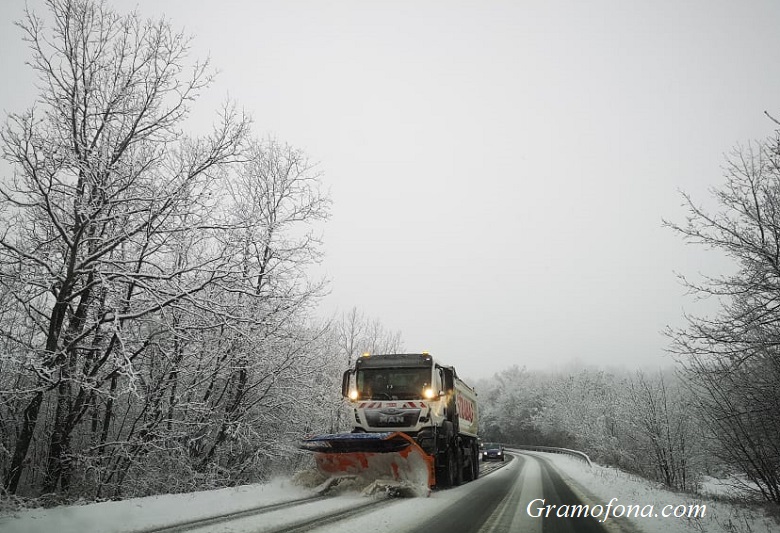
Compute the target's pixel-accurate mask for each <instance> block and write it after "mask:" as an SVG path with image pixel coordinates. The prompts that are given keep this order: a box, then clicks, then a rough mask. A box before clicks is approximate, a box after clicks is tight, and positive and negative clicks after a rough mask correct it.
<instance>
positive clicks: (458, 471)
mask: <svg viewBox="0 0 780 533" xmlns="http://www.w3.org/2000/svg"><path fill="white" fill-rule="evenodd" d="M455 484H456V485H462V484H463V451H462V450H461V449H460V446H455Z"/></svg>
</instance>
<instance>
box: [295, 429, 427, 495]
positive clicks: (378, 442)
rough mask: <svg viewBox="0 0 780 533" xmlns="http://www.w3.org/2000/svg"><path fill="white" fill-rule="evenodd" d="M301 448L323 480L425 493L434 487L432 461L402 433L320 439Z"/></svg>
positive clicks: (364, 434) (312, 440)
mask: <svg viewBox="0 0 780 533" xmlns="http://www.w3.org/2000/svg"><path fill="white" fill-rule="evenodd" d="M300 447H301V449H304V450H308V451H311V452H314V460H315V462H316V463H317V468H318V469H319V471H320V472H322V473H323V474H324V475H326V476H330V477H348V476H354V477H358V478H362V479H364V480H366V481H369V482H370V481H377V480H383V479H384V480H387V479H389V480H392V481H395V482H399V483H410V484H412V485H421V486H425V487H426V488H428V489H430V488H431V487H433V486H434V485H435V484H436V475H435V470H434V458H433V457H432V456H430V455H428V454H427V453H425V451H424V450H423V449H422V448H420V446H419V445H418V444H417V443H416V442H415V441H414V439H412V438H411V437H410V436H409V435H407V434H405V433H401V432H387V433H338V434H333V435H320V436H317V437H311V438H308V439H305V440H304V441H303V442H301V445H300Z"/></svg>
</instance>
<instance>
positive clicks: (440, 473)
mask: <svg viewBox="0 0 780 533" xmlns="http://www.w3.org/2000/svg"><path fill="white" fill-rule="evenodd" d="M443 463H444V464H443V465H441V467H440V468H438V469H437V472H436V486H437V487H438V488H448V487H452V486H453V485H455V478H456V477H457V472H456V470H457V464H456V460H455V454H454V453H453V450H452V448H447V451H446V452H444V461H443Z"/></svg>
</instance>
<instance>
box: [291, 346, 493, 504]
mask: <svg viewBox="0 0 780 533" xmlns="http://www.w3.org/2000/svg"><path fill="white" fill-rule="evenodd" d="M341 393H342V395H343V396H344V397H345V398H347V400H348V401H349V406H350V410H351V413H350V414H349V416H350V417H351V419H352V421H353V422H354V427H353V430H352V432H351V433H338V434H330V435H320V436H316V437H311V438H308V439H305V440H304V441H303V442H302V443H301V448H302V449H305V450H309V451H311V452H314V459H315V462H316V464H317V468H318V469H319V471H320V472H321V473H323V474H325V475H326V476H327V477H328V478H329V479H330V480H338V479H340V478H344V477H360V478H363V479H364V480H367V481H382V480H387V481H388V482H390V483H392V482H396V483H401V484H414V485H418V486H419V485H423V486H425V487H426V489H427V490H430V489H431V488H433V487H436V488H443V487H449V486H453V485H459V484H461V483H462V482H464V481H471V480H473V479H476V478H477V476H478V475H479V444H478V438H477V428H478V418H479V417H478V410H477V394H476V392H474V390H473V389H472V388H471V387H469V386H468V385H466V384H465V383H464V382H463V381H461V380H460V379H459V378H458V375H457V374H456V373H455V369H454V368H453V367H451V366H445V365H442V364H439V363H437V362H436V361H434V359H433V358H432V357H431V355H430V354H429V353H427V352H423V353H419V354H383V355H371V354H363V355H362V356H361V357H359V358H358V360H357V361H356V362H355V366H354V367H353V368H351V369H349V370H347V371H346V372H344V376H343V381H342V390H341Z"/></svg>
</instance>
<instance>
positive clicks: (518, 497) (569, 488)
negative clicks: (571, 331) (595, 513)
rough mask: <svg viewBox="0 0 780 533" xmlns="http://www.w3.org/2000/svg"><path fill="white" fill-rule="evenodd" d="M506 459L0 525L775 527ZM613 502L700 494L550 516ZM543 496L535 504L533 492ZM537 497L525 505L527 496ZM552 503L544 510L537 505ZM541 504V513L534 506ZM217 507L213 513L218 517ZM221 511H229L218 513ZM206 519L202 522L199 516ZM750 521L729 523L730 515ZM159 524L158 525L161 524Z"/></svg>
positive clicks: (572, 470) (82, 509)
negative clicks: (473, 472) (649, 510)
mask: <svg viewBox="0 0 780 533" xmlns="http://www.w3.org/2000/svg"><path fill="white" fill-rule="evenodd" d="M510 455H511V460H510V461H507V462H506V463H503V464H502V463H489V464H483V465H482V467H481V472H482V475H481V476H480V478H479V479H477V480H476V481H473V482H471V483H466V484H464V485H462V486H460V487H454V488H451V489H448V490H437V491H433V492H432V493H431V495H430V496H429V497H418V498H395V499H393V498H390V499H388V498H376V497H369V496H364V495H362V494H360V493H359V492H358V491H354V490H349V489H345V490H340V491H338V492H339V494H337V495H331V496H328V497H324V498H323V497H319V496H318V495H317V494H315V493H314V492H313V491H312V490H309V489H304V488H302V487H300V486H298V485H295V484H293V483H292V482H291V480H290V479H277V480H275V481H273V482H271V483H267V484H260V485H246V486H242V487H232V488H226V489H219V490H212V491H203V492H194V493H188V494H169V495H161V496H152V497H147V498H135V499H130V500H124V501H117V502H102V503H94V504H88V505H72V506H63V507H56V508H52V509H30V510H26V511H19V512H17V513H14V514H11V515H8V514H7V515H0V532H2V533H49V532H56V533H144V532H147V533H151V532H153V531H157V532H159V533H163V532H165V533H173V532H188V533H193V532H197V533H206V532H208V533H220V532H222V533H227V532H230V533H269V532H276V533H279V532H284V533H294V532H304V531H305V532H308V531H314V532H315V533H326V532H333V531H338V532H339V533H367V532H377V533H431V532H432V531H457V532H466V533H468V532H472V533H502V532H528V533H533V532H538V533H541V532H545V533H547V532H550V531H552V532H558V531H560V532H569V531H577V532H581V531H583V532H588V531H593V532H596V531H598V532H605V531H606V532H610V533H617V532H621V531H623V532H631V533H636V532H640V531H641V532H645V533H692V532H695V531H707V532H713V533H714V532H719V533H720V532H733V531H751V532H753V533H759V532H760V533H770V532H774V531H777V529H776V526H777V524H776V522H774V521H773V520H772V519H771V517H764V516H761V514H760V513H758V512H755V511H754V512H753V513H749V512H748V511H747V510H745V509H741V508H737V507H735V506H731V505H729V504H727V503H724V502H715V501H712V500H707V501H702V500H701V499H698V498H691V497H686V496H685V495H683V494H679V493H673V492H670V491H666V490H663V489H662V488H659V487H657V484H653V483H650V482H647V481H645V480H641V479H639V478H636V477H635V476H631V475H629V474H625V473H622V472H620V471H619V470H616V469H611V468H606V467H602V466H598V465H593V466H592V467H591V466H588V465H586V464H585V463H583V462H581V461H579V460H577V459H575V458H573V457H567V456H558V455H551V454H546V453H540V452H520V451H516V450H512V451H510ZM613 498H619V499H620V502H619V503H622V504H641V505H653V506H655V509H656V510H660V509H661V507H662V506H673V505H674V506H676V505H678V504H683V503H684V504H700V503H706V505H707V516H706V518H703V517H702V518H701V519H696V520H690V519H676V518H671V519H670V518H661V517H658V516H656V517H644V516H643V517H641V518H631V519H625V518H613V516H610V519H609V520H607V521H606V522H604V523H600V522H598V521H597V520H595V519H592V518H589V519H584V518H566V517H561V518H559V517H558V516H556V514H557V513H556V510H560V508H561V505H564V506H565V505H569V506H571V505H574V504H578V503H580V504H586V505H589V506H590V507H591V508H593V506H594V505H596V506H599V505H600V506H604V505H606V504H607V503H608V502H609V501H610V499H613ZM542 499H543V500H544V503H541V500H542ZM535 500H536V503H535V504H534V505H532V506H531V507H530V508H529V503H531V502H534V501H535ZM547 505H549V506H553V505H554V506H555V508H554V509H555V510H553V511H552V512H550V515H549V516H548V517H545V516H544V510H545V507H543V506H547ZM540 513H541V514H540ZM220 515H221V516H220ZM225 515H230V516H225ZM209 517H211V519H210V520H209V521H207V522H203V521H202V520H203V519H206V518H209ZM735 523H743V524H749V527H747V529H741V530H735V529H734V528H733V524H735ZM163 528H164V529H163Z"/></svg>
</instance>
